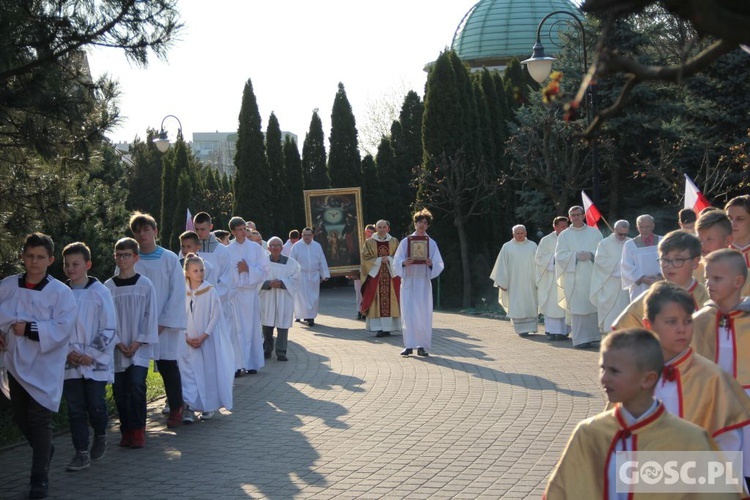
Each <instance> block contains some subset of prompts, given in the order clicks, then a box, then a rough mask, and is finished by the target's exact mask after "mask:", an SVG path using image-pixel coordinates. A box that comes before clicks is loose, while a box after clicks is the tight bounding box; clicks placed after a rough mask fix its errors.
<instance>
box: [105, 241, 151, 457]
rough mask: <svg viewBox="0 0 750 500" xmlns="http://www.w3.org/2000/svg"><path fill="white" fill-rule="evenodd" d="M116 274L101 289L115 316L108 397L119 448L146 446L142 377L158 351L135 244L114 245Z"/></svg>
mask: <svg viewBox="0 0 750 500" xmlns="http://www.w3.org/2000/svg"><path fill="white" fill-rule="evenodd" d="M114 257H115V263H116V264H117V271H118V273H117V275H116V276H113V277H112V278H110V279H108V280H107V281H106V282H105V283H104V286H106V287H107V288H108V289H109V292H110V293H111V294H112V300H113V302H114V303H115V312H116V314H117V345H116V346H115V347H116V348H115V356H114V360H115V383H114V384H113V385H112V394H113V396H114V398H115V404H116V405H117V414H118V415H119V417H120V433H121V434H122V437H121V439H120V446H122V447H130V448H143V447H144V446H145V445H146V434H145V432H146V375H147V374H148V366H149V362H150V361H151V359H152V358H153V353H154V352H155V351H156V350H157V349H158V348H159V346H158V344H159V334H158V325H157V316H158V314H157V310H156V307H157V302H156V290H155V289H154V285H153V284H152V283H151V280H149V279H148V278H146V277H145V276H141V275H140V274H138V273H137V272H135V264H136V263H137V262H138V258H139V256H138V242H136V241H135V240H134V239H133V238H122V239H120V240H118V241H117V243H115V255H114Z"/></svg>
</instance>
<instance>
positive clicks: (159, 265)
mask: <svg viewBox="0 0 750 500" xmlns="http://www.w3.org/2000/svg"><path fill="white" fill-rule="evenodd" d="M135 271H136V272H137V273H139V274H141V275H143V276H145V277H146V278H148V279H150V280H151V283H153V285H154V288H155V289H156V302H157V312H158V317H157V322H158V324H159V326H160V327H164V329H163V330H162V332H161V333H160V334H159V350H158V352H155V353H154V357H155V359H164V360H173V361H176V360H177V356H178V352H179V345H180V342H181V341H182V335H183V332H184V331H185V327H186V325H187V318H186V317H185V304H184V300H183V299H184V297H185V273H184V272H183V271H182V266H181V265H180V258H179V257H177V255H176V254H175V253H174V252H172V251H171V250H167V249H166V248H163V247H160V246H157V247H156V250H154V251H153V252H151V253H141V255H140V258H139V259H138V262H136V264H135Z"/></svg>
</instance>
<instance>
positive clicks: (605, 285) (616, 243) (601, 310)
mask: <svg viewBox="0 0 750 500" xmlns="http://www.w3.org/2000/svg"><path fill="white" fill-rule="evenodd" d="M629 229H630V223H629V222H628V221H626V220H618V221H617V222H615V226H614V232H613V233H612V234H610V235H609V236H607V237H606V238H604V239H603V240H602V241H600V242H599V246H598V247H597V248H596V256H595V258H594V272H593V274H592V275H591V293H590V294H589V298H590V299H591V303H592V304H594V305H595V306H596V310H597V316H598V318H599V319H598V322H599V332H600V333H602V334H606V333H608V332H610V331H611V330H612V324H613V323H614V322H615V320H616V319H617V317H618V316H619V315H620V313H621V312H622V311H624V310H625V308H626V307H628V304H629V303H630V298H629V297H628V292H627V291H626V290H623V288H622V278H621V274H620V259H622V247H623V245H624V244H625V243H626V242H627V241H629V240H630V238H628V230H629Z"/></svg>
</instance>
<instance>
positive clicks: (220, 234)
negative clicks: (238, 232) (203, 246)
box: [213, 229, 232, 247]
mask: <svg viewBox="0 0 750 500" xmlns="http://www.w3.org/2000/svg"><path fill="white" fill-rule="evenodd" d="M213 234H214V236H216V239H217V240H219V242H220V243H221V244H222V245H224V246H225V247H226V246H229V237H230V236H231V235H232V233H230V232H229V231H226V230H224V229H217V230H216V231H214V232H213Z"/></svg>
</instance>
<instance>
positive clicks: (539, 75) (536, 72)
mask: <svg viewBox="0 0 750 500" xmlns="http://www.w3.org/2000/svg"><path fill="white" fill-rule="evenodd" d="M558 14H563V15H566V16H570V17H571V18H572V19H573V21H574V22H573V24H574V25H575V26H576V27H577V28H578V30H579V31H580V33H581V42H582V45H583V47H582V48H583V73H582V74H583V75H585V74H586V72H587V71H588V68H589V60H588V51H587V48H586V47H587V46H586V30H585V28H584V26H583V22H582V21H581V19H580V18H579V17H578V16H577V15H575V14H574V13H572V12H569V11H567V10H556V11H554V12H550V13H549V14H547V15H546V16H544V18H542V20H541V21H540V22H539V26H538V27H537V29H536V43H535V44H534V47H533V49H532V51H533V52H532V54H531V57H530V58H528V59H526V60H525V61H522V62H521V64H525V65H526V68H528V70H529V74H530V75H531V77H532V78H533V79H534V80H536V81H537V82H539V83H543V82H544V80H546V79H547V77H548V76H549V74H550V72H551V71H552V61H554V60H555V58H554V57H551V56H547V55H546V54H545V53H544V45H542V25H543V24H544V22H545V21H546V20H547V19H549V18H550V17H552V16H556V15H558ZM595 113H596V104H595V87H594V86H593V85H591V84H589V85H588V87H587V88H586V125H587V126H588V125H591V122H592V120H593V119H594V115H595ZM591 166H592V171H593V178H592V182H593V186H592V188H593V202H594V203H595V204H596V203H598V202H599V157H598V151H597V146H596V139H593V140H592V143H591Z"/></svg>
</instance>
